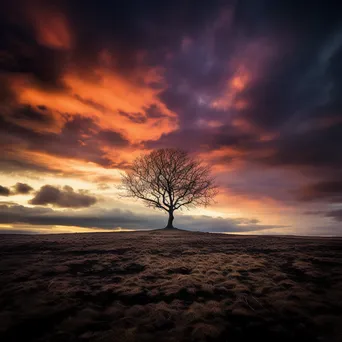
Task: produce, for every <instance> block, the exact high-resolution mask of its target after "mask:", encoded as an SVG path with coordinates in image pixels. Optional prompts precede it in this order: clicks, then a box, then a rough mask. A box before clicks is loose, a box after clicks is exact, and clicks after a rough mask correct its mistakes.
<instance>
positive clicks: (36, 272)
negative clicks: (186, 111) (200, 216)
mask: <svg viewBox="0 0 342 342" xmlns="http://www.w3.org/2000/svg"><path fill="white" fill-rule="evenodd" d="M0 341H3V342H5V341H16V342H17V341H25V342H26V341H61V342H62V341H63V342H64V341H65V342H67V341H119V342H121V341H123V342H125V341H264V342H265V341H276V342H280V341H333V342H338V341H342V240H341V239H334V238H304V237H266V236H264V237H261V236H260V237H257V236H232V235H222V234H206V233H190V232H184V231H150V232H131V233H129V232H128V233H93V234H65V235H40V236H29V235H20V236H19V235H17V236H15V235H3V236H1V237H0Z"/></svg>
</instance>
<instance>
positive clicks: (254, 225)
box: [0, 202, 282, 232]
mask: <svg viewBox="0 0 342 342" xmlns="http://www.w3.org/2000/svg"><path fill="white" fill-rule="evenodd" d="M45 203H46V202H45ZM33 204H34V203H33ZM166 221H167V220H166V216H165V215H159V214H150V215H137V214H134V213H133V212H131V211H130V210H121V209H113V210H96V211H92V212H89V211H85V210H81V211H79V212H64V211H63V212H58V211H54V210H53V209H51V208H42V207H35V208H29V207H24V206H19V205H12V206H9V205H0V223H3V224H12V223H26V224H30V225H34V226H39V225H59V226H77V227H84V228H102V229H116V228H125V229H134V230H139V229H143V230H144V229H158V228H163V227H164V226H165V225H166ZM176 225H177V227H179V228H183V229H188V230H193V231H210V232H253V231H261V230H264V229H276V228H282V227H281V226H272V225H262V224H259V222H258V220H256V219H228V218H220V217H218V218H214V217H210V216H191V215H179V216H178V217H177V218H176ZM29 229H30V227H28V230H29Z"/></svg>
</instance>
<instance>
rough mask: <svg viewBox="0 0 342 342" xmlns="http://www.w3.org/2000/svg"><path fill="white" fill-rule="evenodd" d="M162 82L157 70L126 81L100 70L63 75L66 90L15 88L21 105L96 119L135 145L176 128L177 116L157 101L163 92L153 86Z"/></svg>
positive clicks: (25, 85)
mask: <svg viewBox="0 0 342 342" xmlns="http://www.w3.org/2000/svg"><path fill="white" fill-rule="evenodd" d="M161 80H162V75H161V71H160V70H159V69H157V68H151V69H146V70H141V71H137V73H136V74H135V75H134V77H133V78H124V77H123V76H121V75H119V74H117V73H115V72H114V71H113V70H111V69H108V68H103V67H97V68H94V71H93V74H92V75H91V76H89V75H85V74H84V73H80V72H76V71H75V70H69V71H67V72H66V73H65V75H64V76H63V82H64V84H65V85H66V90H65V91H51V90H45V89H41V88H40V87H38V86H35V85H34V84H33V83H32V81H30V80H27V79H25V80H21V81H20V82H19V81H16V85H15V88H16V91H17V93H18V94H17V96H18V99H19V102H20V103H23V104H30V105H33V106H40V105H44V106H46V107H47V108H49V110H52V111H55V112H59V113H61V114H63V113H68V114H69V115H73V114H77V115H83V116H87V117H92V118H96V120H97V121H98V124H99V125H100V126H101V127H102V128H105V129H113V130H118V131H120V132H122V133H123V134H124V135H125V136H126V138H127V139H129V140H131V141H132V142H139V141H142V140H146V139H158V138H159V137H160V136H161V134H163V133H168V132H170V131H172V130H174V129H176V128H177V120H176V118H177V117H176V114H175V113H173V112H171V111H170V110H169V109H168V108H167V107H166V106H165V104H164V103H162V102H161V101H160V100H159V98H158V94H159V93H160V91H161V89H155V88H154V87H152V86H150V84H152V83H153V82H158V83H160V82H161ZM151 106H155V107H156V108H157V110H158V111H159V112H160V116H158V117H149V116H148V113H147V110H148V108H149V107H151ZM120 112H124V113H129V115H127V116H125V115H120Z"/></svg>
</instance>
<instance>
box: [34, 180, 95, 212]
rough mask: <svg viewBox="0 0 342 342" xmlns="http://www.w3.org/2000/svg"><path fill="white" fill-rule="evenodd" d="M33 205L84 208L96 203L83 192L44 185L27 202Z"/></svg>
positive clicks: (92, 197)
mask: <svg viewBox="0 0 342 342" xmlns="http://www.w3.org/2000/svg"><path fill="white" fill-rule="evenodd" d="M29 203H30V204H34V205H48V204H51V205H52V206H54V207H60V208H84V207H90V206H91V205H93V204H95V203H96V197H94V196H91V195H89V194H87V193H86V192H84V191H79V192H75V191H74V189H73V188H72V187H70V186H64V187H63V188H62V189H60V188H56V187H54V186H51V185H44V186H43V187H41V188H40V190H39V191H38V192H37V193H36V195H35V197H34V198H32V199H31V200H30V201H29Z"/></svg>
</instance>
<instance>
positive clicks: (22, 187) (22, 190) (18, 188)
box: [13, 183, 33, 195]
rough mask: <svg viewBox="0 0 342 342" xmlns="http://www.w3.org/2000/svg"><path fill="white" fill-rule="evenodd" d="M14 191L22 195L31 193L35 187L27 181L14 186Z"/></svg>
mask: <svg viewBox="0 0 342 342" xmlns="http://www.w3.org/2000/svg"><path fill="white" fill-rule="evenodd" d="M13 188H14V193H15V194H20V195H26V194H29V193H30V192H31V191H33V188H32V187H31V186H30V185H28V184H25V183H17V184H15V185H14V186H13Z"/></svg>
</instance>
